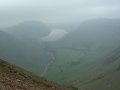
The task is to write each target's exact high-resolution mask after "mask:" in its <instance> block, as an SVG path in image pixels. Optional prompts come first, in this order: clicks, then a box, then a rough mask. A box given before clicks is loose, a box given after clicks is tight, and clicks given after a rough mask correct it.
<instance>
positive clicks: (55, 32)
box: [41, 29, 68, 42]
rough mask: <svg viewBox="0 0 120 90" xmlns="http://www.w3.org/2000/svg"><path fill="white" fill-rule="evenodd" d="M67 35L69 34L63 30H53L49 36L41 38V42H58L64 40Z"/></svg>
mask: <svg viewBox="0 0 120 90" xmlns="http://www.w3.org/2000/svg"><path fill="white" fill-rule="evenodd" d="M66 34H68V32H67V31H65V30H63V29H53V30H52V31H51V32H50V33H49V35H48V36H45V37H43V38H41V40H42V41H45V42H46V41H56V40H58V39H61V38H63V37H64V36H65V35H66Z"/></svg>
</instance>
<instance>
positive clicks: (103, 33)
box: [46, 19, 120, 84]
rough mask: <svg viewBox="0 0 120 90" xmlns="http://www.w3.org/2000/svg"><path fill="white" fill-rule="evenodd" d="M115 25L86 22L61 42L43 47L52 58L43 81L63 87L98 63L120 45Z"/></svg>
mask: <svg viewBox="0 0 120 90" xmlns="http://www.w3.org/2000/svg"><path fill="white" fill-rule="evenodd" d="M119 23H120V21H119V20H109V19H105V20H104V19H97V20H90V21H86V22H84V23H82V24H81V25H80V26H79V28H77V30H76V31H74V32H72V33H70V34H68V35H67V36H66V37H65V38H63V39H61V40H58V41H56V42H52V43H46V44H47V45H48V46H46V47H49V48H50V49H51V51H53V52H51V53H53V55H54V58H55V60H53V62H52V63H51V64H50V65H49V69H48V72H47V73H46V77H47V78H49V79H50V80H55V81H58V82H62V83H67V82H69V80H70V78H74V77H76V75H78V74H79V73H80V72H81V71H84V69H85V68H89V67H90V66H91V65H93V63H95V62H99V59H98V58H101V57H103V56H104V55H106V54H107V53H109V52H111V51H112V50H114V49H115V48H116V47H118V46H119V45H120V26H119ZM59 75H60V76H59ZM54 76H56V77H54ZM78 84H79V83H78Z"/></svg>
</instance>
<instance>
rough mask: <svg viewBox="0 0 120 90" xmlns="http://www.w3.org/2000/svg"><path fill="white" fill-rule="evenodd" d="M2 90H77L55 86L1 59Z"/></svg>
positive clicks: (0, 80) (0, 87)
mask: <svg viewBox="0 0 120 90" xmlns="http://www.w3.org/2000/svg"><path fill="white" fill-rule="evenodd" d="M0 90H75V89H74V88H72V87H67V86H64V85H59V84H55V83H53V82H50V81H47V80H45V79H44V78H42V77H39V76H36V75H34V74H32V73H31V72H27V71H25V70H24V69H21V68H19V67H17V66H15V65H12V64H9V63H7V62H6V61H3V60H1V59H0Z"/></svg>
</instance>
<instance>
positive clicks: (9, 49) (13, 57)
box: [0, 31, 49, 73]
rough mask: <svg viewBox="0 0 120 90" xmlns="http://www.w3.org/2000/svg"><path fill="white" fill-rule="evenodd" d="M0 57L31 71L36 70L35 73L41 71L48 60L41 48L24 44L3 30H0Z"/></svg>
mask: <svg viewBox="0 0 120 90" xmlns="http://www.w3.org/2000/svg"><path fill="white" fill-rule="evenodd" d="M0 58H3V59H7V60H9V62H11V63H14V64H17V65H20V66H23V67H26V68H27V69H29V70H32V71H37V70H38V71H39V72H36V73H41V72H42V70H43V69H44V67H45V65H46V63H48V61H49V59H48V58H49V56H48V55H47V54H46V52H45V51H44V50H43V49H42V48H35V47H32V46H30V45H29V44H25V43H23V42H21V41H20V40H18V39H16V38H14V37H12V36H11V35H9V34H8V33H6V32H3V31H0ZM40 62H41V63H40ZM31 66H32V68H31Z"/></svg>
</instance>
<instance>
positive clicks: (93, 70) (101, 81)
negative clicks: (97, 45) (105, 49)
mask: <svg viewBox="0 0 120 90" xmlns="http://www.w3.org/2000/svg"><path fill="white" fill-rule="evenodd" d="M75 78H76V79H75ZM75 78H74V79H73V81H72V82H73V83H74V85H78V87H80V89H82V90H96V89H97V90H119V89H120V86H119V83H120V47H118V48H116V49H114V50H113V51H111V52H110V53H108V54H106V55H104V56H103V57H101V58H99V59H98V61H97V62H95V63H93V64H92V65H91V66H90V67H89V68H87V69H86V70H84V71H83V72H81V73H79V75H76V77H75Z"/></svg>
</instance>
